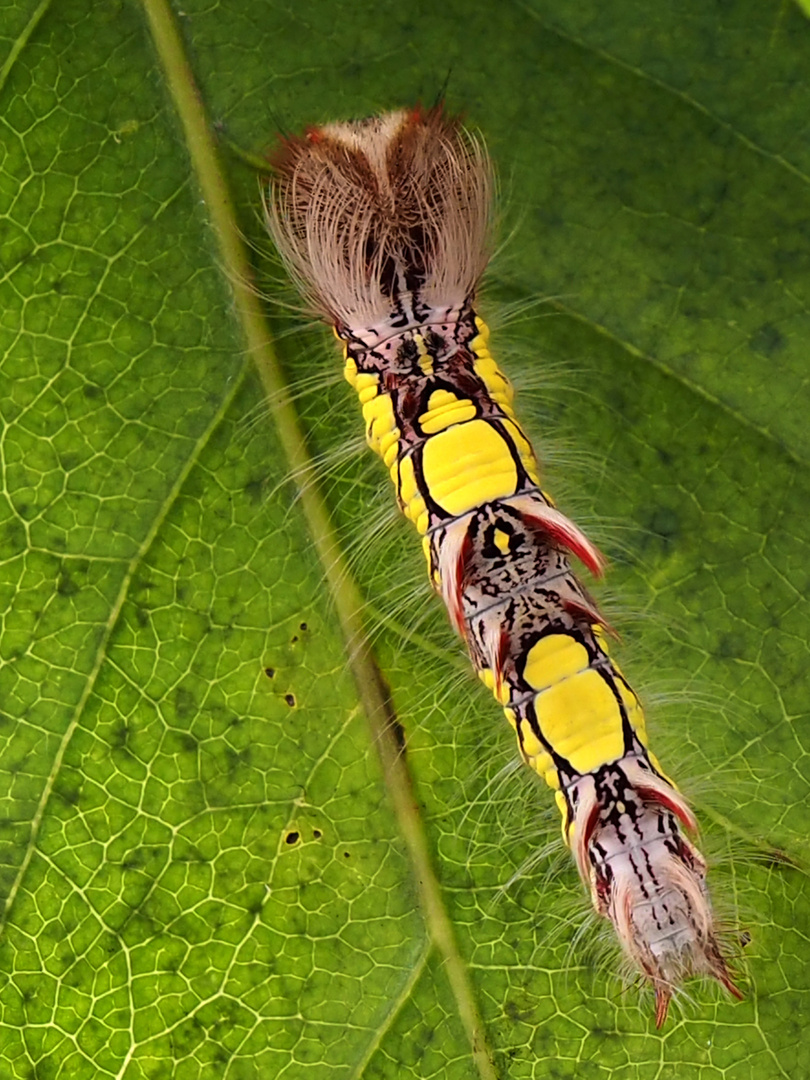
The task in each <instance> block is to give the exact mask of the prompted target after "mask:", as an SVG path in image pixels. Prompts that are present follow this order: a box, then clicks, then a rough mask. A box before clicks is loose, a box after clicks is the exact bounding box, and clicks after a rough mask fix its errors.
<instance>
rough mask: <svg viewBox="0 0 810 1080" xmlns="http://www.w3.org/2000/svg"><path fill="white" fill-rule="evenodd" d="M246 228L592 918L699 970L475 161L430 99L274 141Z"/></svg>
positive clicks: (708, 941)
mask: <svg viewBox="0 0 810 1080" xmlns="http://www.w3.org/2000/svg"><path fill="white" fill-rule="evenodd" d="M275 165H276V178H275V180H274V181H273V183H272V185H271V190H270V198H269V200H268V206H267V217H268V224H269V227H270V229H271V232H272V234H273V236H274V238H275V240H276V243H277V245H278V247H279V250H280V251H281V253H282V255H283V257H284V259H285V261H286V263H287V265H288V267H289V269H290V271H291V273H292V275H293V277H294V278H295V279H296V281H297V283H298V285H299V287H300V289H301V291H302V292H303V294H304V296H305V297H306V298H307V300H308V302H309V303H310V305H311V306H312V307H313V308H314V309H315V310H316V311H317V312H318V313H319V314H320V315H321V316H322V317H323V318H324V319H325V320H326V321H327V322H329V323H330V324H331V325H332V327H333V329H334V332H335V335H336V336H337V337H338V339H339V340H340V341H341V342H342V343H343V354H344V360H345V376H346V378H347V379H348V381H349V382H350V383H351V385H352V386H353V387H354V389H355V391H356V392H357V394H358V396H359V398H360V402H361V405H362V411H363V417H364V419H365V423H366V436H367V440H368V443H369V445H370V446H371V448H372V449H373V450H374V451H375V452H376V453H378V454H379V455H380V456H381V457H382V459H383V461H384V462H385V464H386V466H387V467H388V469H389V472H390V475H391V479H392V480H393V483H394V486H395V489H396V495H397V500H398V502H399V505H400V507H401V509H402V511H403V513H404V514H405V516H406V517H407V518H409V520H410V521H412V522H413V524H414V525H415V526H416V528H417V530H418V532H419V534H420V535H421V537H422V545H423V549H424V553H425V557H426V559H427V564H428V572H429V575H430V580H431V583H432V584H433V587H434V589H435V590H436V591H437V592H438V593H439V594H440V595H441V597H442V599H443V600H444V602H445V605H446V607H447V610H448V613H449V617H450V620H451V622H452V624H453V626H454V627H455V629H456V630H457V631H458V633H459V634H460V635H461V637H462V638H463V639H464V640H465V642H466V644H467V647H468V650H469V653H470V657H471V659H472V662H473V664H474V666H475V668H476V670H477V672H478V674H479V676H480V677H481V679H482V680H483V682H484V683H485V684H486V685H487V686H488V687H489V688H490V690H491V691H492V692H493V694H494V695H495V697H496V699H497V700H498V701H499V702H500V704H501V705H502V706H503V708H504V711H505V713H506V716H507V719H508V720H509V722H510V724H511V725H512V727H513V728H514V730H515V732H516V735H517V739H518V745H519V748H520V753H521V755H522V757H523V760H524V761H525V762H526V763H527V764H528V765H529V766H530V767H531V768H532V769H534V770H535V771H536V772H537V773H538V774H539V775H540V776H542V777H543V778H544V779H545V780H546V782H547V783H548V784H549V786H550V787H552V788H553V789H554V790H555V796H556V801H557V805H558V807H559V809H560V812H561V814H562V831H563V837H564V839H565V842H566V843H567V844H568V846H569V847H570V848H571V849H572V852H573V855H574V859H575V862H576V865H577V868H578V870H579V873H580V876H581V877H582V880H583V881H584V883H585V884H586V886H587V887H588V889H589V890H590V894H591V898H592V901H593V905H594V907H595V909H596V911H597V912H598V913H599V914H600V915H603V916H605V917H607V918H609V919H610V921H611V922H612V924H613V926H614V927H615V930H616V933H617V935H618V938H619V940H620V942H621V944H622V946H623V948H624V951H625V953H626V954H627V955H628V957H629V958H630V959H631V960H632V961H633V962H634V963H635V965H636V966H637V967H638V969H639V970H640V971H641V972H642V973H643V974H644V976H646V978H647V979H648V980H649V981H650V983H651V984H652V986H653V989H654V992H655V997H656V1024H657V1026H659V1027H660V1026H661V1025H662V1024H663V1022H664V1020H665V1019H666V1015H667V1009H668V1006H669V1002H670V999H671V997H672V993H673V990H674V989H675V988H676V987H677V985H678V984H679V983H680V982H681V981H682V980H684V979H685V978H687V977H689V976H691V975H706V976H712V977H714V978H715V979H717V980H719V982H720V983H721V984H722V985H723V986H725V987H726V989H727V990H728V991H729V992H730V993H731V994H733V995H734V996H736V997H740V996H741V995H740V992H739V990H738V989H737V988H736V986H735V985H734V983H733V981H732V978H731V975H730V972H729V969H728V965H727V962H726V960H725V958H724V956H723V954H722V951H721V949H720V946H719V944H718V940H717V936H716V932H715V929H714V923H713V916H712V911H711V907H710V903H709V899H708V894H707V891H706V885H705V874H706V864H705V861H704V859H703V857H702V856H701V854H700V852H699V851H698V850H697V848H696V847H695V846H694V845H693V844H692V843H691V842H690V841H689V840H688V839H687V838H686V836H685V835H684V831H687V832H693V831H694V830H695V828H696V822H695V818H694V815H693V813H692V811H691V810H690V808H689V806H688V805H687V803H686V802H685V800H684V799H683V797H682V796H681V795H680V794H679V792H678V791H677V790H676V788H675V787H674V785H673V784H672V782H671V781H670V780H669V779H668V778H667V776H666V775H665V774H664V772H663V771H662V769H661V766H660V765H659V763H658V761H657V759H656V758H655V756H654V755H653V754H652V753H651V752H650V750H649V749H648V747H647V737H646V732H645V723H644V715H643V712H642V709H641V706H640V704H639V701H638V699H637V697H636V695H635V693H634V692H633V690H632V688H631V687H630V685H629V684H628V683H627V681H626V680H625V679H624V677H623V675H622V673H621V671H620V670H619V668H618V667H617V666H616V664H615V662H614V661H613V660H612V658H611V656H610V655H609V652H608V645H607V641H606V636H605V633H606V630H607V627H606V624H605V621H604V619H603V617H602V616H601V614H600V613H599V611H598V609H597V607H596V605H595V603H594V601H593V600H592V599H591V597H590V596H589V595H588V593H587V592H586V591H585V589H584V588H583V586H582V585H581V584H580V583H579V581H578V580H577V578H576V577H575V576H574V575H573V573H572V572H571V569H570V566H569V561H568V556H569V554H573V555H575V556H576V557H577V558H578V559H579V560H580V561H581V562H583V563H584V565H585V566H587V567H588V568H589V569H590V570H591V571H592V572H593V573H594V574H596V575H597V576H598V575H600V574H601V572H602V569H603V565H604V564H603V559H602V557H601V555H600V554H599V552H598V551H597V550H596V548H595V547H594V546H593V545H592V544H591V543H590V542H589V541H588V540H587V538H586V537H585V536H584V535H583V534H582V533H581V532H580V530H579V529H578V528H577V527H576V526H575V525H574V524H573V523H572V522H571V521H570V520H569V519H568V518H566V517H565V516H564V515H563V514H562V513H560V511H559V510H557V509H556V507H555V505H554V503H553V501H552V499H551V498H550V496H549V495H547V494H546V493H545V492H544V491H543V490H542V489H541V486H540V477H539V468H538V464H537V460H536V458H535V455H534V452H533V450H532V447H531V445H530V443H529V441H528V439H527V438H526V436H525V434H524V433H523V431H522V429H521V427H520V425H519V423H518V421H517V419H516V417H515V414H514V411H513V408H512V400H513V393H512V388H511V385H510V383H509V380H508V379H507V378H506V376H505V375H504V374H503V373H502V372H501V371H500V369H499V368H498V366H497V364H496V363H495V361H494V360H493V358H492V356H491V355H490V353H489V348H488V337H489V334H488V330H487V327H486V325H485V324H484V323H483V321H482V320H481V318H480V317H479V316H478V315H477V313H476V310H475V292H476V288H477V285H478V282H479V279H480V277H481V275H482V273H483V271H484V268H485V265H486V262H487V253H488V242H489V235H490V231H491V230H490V226H491V206H492V167H491V165H490V162H489V158H488V156H487V154H486V151H485V149H484V147H483V146H482V144H481V143H480V142H479V141H478V140H476V139H475V138H473V137H471V136H470V135H469V134H468V133H467V132H465V131H464V129H463V128H461V126H460V125H459V124H458V123H457V122H455V121H453V120H451V119H449V118H447V117H446V116H445V115H444V113H443V111H442V109H441V107H437V108H434V109H430V110H427V111H422V110H419V109H416V110H413V111H400V112H393V113H389V114H385V115H383V116H380V117H378V118H372V119H370V120H366V121H363V122H359V123H345V124H331V125H327V126H324V127H320V128H315V129H311V130H310V131H309V132H308V133H307V134H306V135H305V136H304V137H302V138H292V139H288V140H286V141H285V142H284V144H283V147H282V149H281V152H280V153H279V155H278V158H277V161H276V163H275Z"/></svg>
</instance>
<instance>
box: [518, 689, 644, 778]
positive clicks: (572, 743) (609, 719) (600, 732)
mask: <svg viewBox="0 0 810 1080" xmlns="http://www.w3.org/2000/svg"><path fill="white" fill-rule="evenodd" d="M534 707H535V711H536V713H537V720H538V723H539V725H540V730H541V731H542V732H543V738H544V739H545V740H546V742H548V743H549V744H550V745H551V746H552V747H553V748H554V750H555V752H556V753H557V754H559V755H560V756H561V757H564V758H566V760H567V761H570V763H571V765H572V767H573V768H574V769H575V770H576V772H578V773H587V772H592V771H593V770H594V769H598V768H599V766H600V765H604V764H605V763H606V762H608V761H616V760H617V759H618V758H620V757H621V756H622V754H623V753H624V737H623V733H622V717H621V712H620V710H619V704H618V702H617V701H616V698H615V697H614V696H613V693H612V691H611V689H610V687H609V686H608V684H607V683H606V682H605V680H604V679H603V678H602V677H601V675H600V674H599V672H598V671H594V670H593V668H589V669H588V670H587V671H583V672H580V674H578V675H575V676H573V677H572V678H568V679H564V680H563V681H562V682H558V683H557V684H556V685H554V686H552V687H550V688H549V689H548V690H544V691H542V693H539V694H538V695H537V698H536V700H535V706H534Z"/></svg>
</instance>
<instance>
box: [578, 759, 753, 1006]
mask: <svg viewBox="0 0 810 1080" xmlns="http://www.w3.org/2000/svg"><path fill="white" fill-rule="evenodd" d="M569 795H570V797H571V804H572V808H573V813H574V817H573V830H572V833H571V837H572V847H573V851H574V856H575V858H576V862H577V867H578V869H579V872H580V875H581V876H582V879H583V881H584V882H585V883H586V885H588V887H589V889H590V891H591V897H592V900H593V905H594V907H595V909H596V911H597V912H598V913H599V914H600V915H603V916H605V917H606V918H608V919H610V921H611V922H612V923H613V926H614V928H615V930H616V934H617V935H618V938H619V941H620V942H621V945H622V948H623V950H624V952H625V954H626V955H627V956H628V957H629V959H630V960H631V961H632V962H633V964H634V965H635V967H636V968H637V969H639V970H640V971H641V972H642V974H643V975H644V976H645V977H646V978H647V979H648V980H649V981H650V983H651V984H652V986H653V989H654V991H655V1002H656V1012H655V1023H656V1027H661V1026H662V1024H663V1023H664V1021H665V1020H666V1016H667V1010H668V1008H669V1002H670V1000H671V998H672V994H673V991H674V990H675V989H676V988H677V987H678V986H679V985H680V984H681V983H682V982H683V981H684V980H685V979H687V978H689V977H690V976H693V975H703V976H710V977H712V978H715V979H717V980H718V981H719V982H720V983H721V984H722V985H723V986H724V987H725V988H726V989H727V990H728V991H729V992H730V993H731V994H733V995H734V996H735V997H737V998H741V997H742V994H741V993H740V991H739V990H738V989H737V987H736V986H735V985H734V983H733V981H732V978H731V975H730V973H729V969H728V965H727V963H726V960H725V958H724V956H723V954H722V952H721V949H720V946H719V944H718V941H717V936H716V932H715V927H714V919H713V914H712V909H711V905H710V903H709V896H708V892H707V889H706V862H705V860H704V859H703V856H702V855H701V854H700V852H699V851H698V850H697V848H695V847H694V845H693V844H691V843H690V842H689V841H688V840H687V839H686V837H685V836H684V835H683V832H682V829H683V828H685V829H688V830H689V831H694V830H695V829H696V827H697V823H696V821H695V818H694V815H693V814H692V811H691V810H690V809H689V807H688V805H687V803H686V802H685V800H684V799H683V797H682V796H681V795H680V794H679V793H678V792H677V791H675V789H674V788H673V787H671V785H670V784H668V783H667V782H666V780H664V779H663V778H662V777H660V776H659V775H658V774H657V773H656V772H655V771H654V770H653V769H652V767H651V765H650V764H649V762H647V761H646V760H644V759H643V758H639V757H637V756H632V757H626V758H624V759H622V760H621V761H618V762H613V763H612V764H609V765H606V766H603V767H602V768H601V769H599V770H598V771H597V772H596V773H592V774H589V775H587V776H584V777H581V778H580V779H579V780H578V781H576V783H575V784H574V785H572V788H571V789H570V791H569Z"/></svg>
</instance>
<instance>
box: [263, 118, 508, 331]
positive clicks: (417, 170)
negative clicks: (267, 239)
mask: <svg viewBox="0 0 810 1080" xmlns="http://www.w3.org/2000/svg"><path fill="white" fill-rule="evenodd" d="M273 166H274V176H273V179H272V180H271V183H270V188H269V192H268V198H267V200H266V211H267V224H268V227H269V229H270V232H271V233H272V235H273V237H274V239H275V242H276V244H277V246H278V248H279V251H280V252H281V254H282V256H283V258H284V260H285V262H286V263H287V266H288V268H289V270H290V272H291V274H292V275H293V277H294V279H295V280H296V282H297V284H298V285H299V287H300V289H301V291H302V292H303V293H304V295H305V296H306V297H307V299H308V300H309V302H310V305H311V306H312V307H313V308H314V309H315V310H316V311H318V313H319V314H321V315H322V316H323V317H324V318H325V319H326V320H327V321H329V322H331V323H332V324H333V325H335V326H337V327H339V328H341V329H343V330H346V329H350V330H356V329H357V328H369V327H371V328H375V327H376V328H377V329H378V333H379V335H381V336H384V335H385V333H386V331H387V333H389V334H390V333H391V332H392V330H402V329H404V328H406V327H407V326H408V325H409V324H413V325H419V324H423V323H424V322H425V321H426V320H427V321H430V312H431V310H432V309H433V308H434V307H435V306H437V305H438V306H439V307H442V308H446V307H448V306H449V307H451V308H458V307H460V306H463V305H464V303H465V302H466V301H467V300H468V299H469V298H470V296H471V295H472V293H473V292H474V290H475V286H476V284H477V282H478V279H479V278H480V276H481V274H482V273H483V270H484V266H485V265H486V261H487V256H488V253H489V247H490V242H489V233H490V220H491V214H492V209H491V202H492V187H493V173H492V166H491V164H490V161H489V158H488V156H487V153H486V150H485V149H484V147H483V145H482V144H481V143H480V142H479V141H478V140H477V139H476V138H475V137H474V136H473V135H471V134H469V133H468V132H466V131H465V130H464V128H463V127H461V125H460V124H459V122H458V121H457V120H454V119H453V118H451V117H448V116H447V115H446V114H445V113H444V111H443V109H442V107H441V106H436V107H435V108H432V109H420V108H416V109H410V110H400V111H399V112H391V113H385V114H383V115H382V116H378V117H372V118H371V119H368V120H361V121H356V122H349V123H338V124H325V125H324V126H322V127H315V128H310V129H309V130H308V131H307V133H306V134H305V135H304V136H302V137H294V138H289V139H285V140H284V141H283V143H282V145H281V147H280V149H279V151H278V153H277V154H276V157H275V159H274V161H273Z"/></svg>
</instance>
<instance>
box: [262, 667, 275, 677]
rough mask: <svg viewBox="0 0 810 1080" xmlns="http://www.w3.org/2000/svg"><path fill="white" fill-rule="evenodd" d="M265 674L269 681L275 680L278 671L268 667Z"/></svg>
mask: <svg viewBox="0 0 810 1080" xmlns="http://www.w3.org/2000/svg"><path fill="white" fill-rule="evenodd" d="M264 673H265V675H266V676H267V678H268V679H273V678H275V675H276V669H275V668H274V667H266V668H265V669H264Z"/></svg>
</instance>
